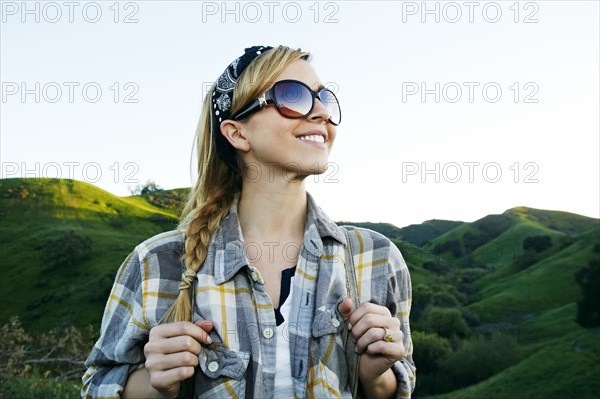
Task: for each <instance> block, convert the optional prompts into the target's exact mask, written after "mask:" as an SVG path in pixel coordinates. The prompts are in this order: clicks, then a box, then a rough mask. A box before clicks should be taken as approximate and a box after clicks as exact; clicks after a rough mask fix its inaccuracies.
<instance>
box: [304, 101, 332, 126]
mask: <svg viewBox="0 0 600 399" xmlns="http://www.w3.org/2000/svg"><path fill="white" fill-rule="evenodd" d="M314 101H315V104H314V106H313V109H312V112H311V113H310V115H309V116H308V118H309V119H310V120H319V119H321V120H323V121H328V120H329V118H330V117H331V113H330V112H329V110H328V109H327V107H326V106H325V104H323V102H322V101H321V99H320V98H318V97H315V100H314Z"/></svg>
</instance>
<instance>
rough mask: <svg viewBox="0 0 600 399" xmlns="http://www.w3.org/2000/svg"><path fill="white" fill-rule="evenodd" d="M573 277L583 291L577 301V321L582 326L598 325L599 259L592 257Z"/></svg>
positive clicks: (599, 308)
mask: <svg viewBox="0 0 600 399" xmlns="http://www.w3.org/2000/svg"><path fill="white" fill-rule="evenodd" d="M575 279H576V280H577V282H578V283H579V285H580V286H581V291H582V293H583V297H582V298H581V299H580V300H579V301H578V302H577V323H578V324H579V325H580V326H582V327H597V326H600V259H592V260H591V261H590V262H589V263H588V265H587V266H586V267H584V268H583V269H581V270H579V272H577V274H576V275H575Z"/></svg>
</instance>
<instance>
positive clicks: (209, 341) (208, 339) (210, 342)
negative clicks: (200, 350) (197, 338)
mask: <svg viewBox="0 0 600 399" xmlns="http://www.w3.org/2000/svg"><path fill="white" fill-rule="evenodd" d="M206 342H208V344H209V345H210V344H212V338H211V337H210V336H208V337H207V338H206Z"/></svg>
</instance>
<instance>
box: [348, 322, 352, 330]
mask: <svg viewBox="0 0 600 399" xmlns="http://www.w3.org/2000/svg"><path fill="white" fill-rule="evenodd" d="M348 330H352V323H350V322H348Z"/></svg>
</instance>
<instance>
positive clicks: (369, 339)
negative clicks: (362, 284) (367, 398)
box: [338, 298, 406, 382]
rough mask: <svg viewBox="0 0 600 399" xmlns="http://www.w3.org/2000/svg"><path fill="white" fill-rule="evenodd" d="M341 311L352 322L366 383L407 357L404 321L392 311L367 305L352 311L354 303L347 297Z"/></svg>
mask: <svg viewBox="0 0 600 399" xmlns="http://www.w3.org/2000/svg"><path fill="white" fill-rule="evenodd" d="M338 310H339V312H340V315H341V316H342V318H343V319H344V320H346V321H348V327H349V328H351V335H352V337H353V339H354V342H355V343H356V350H357V352H358V353H360V354H361V356H360V364H359V374H360V379H361V380H362V381H365V382H366V381H373V380H375V379H377V378H378V377H380V376H381V375H382V374H383V373H385V372H386V371H387V370H388V369H389V368H390V367H391V366H392V365H393V364H394V363H395V362H396V361H398V360H400V359H402V358H403V357H404V356H405V354H406V350H405V348H404V334H402V330H400V320H398V318H396V317H393V316H392V315H391V314H390V311H389V309H388V308H386V307H385V306H379V305H375V304H373V303H370V302H365V303H362V304H361V305H360V306H358V307H357V308H356V309H354V311H352V300H351V299H350V298H346V299H345V300H344V301H343V302H342V303H341V304H340V306H339V308H338ZM386 336H387V341H386ZM390 338H391V339H390Z"/></svg>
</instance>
